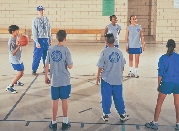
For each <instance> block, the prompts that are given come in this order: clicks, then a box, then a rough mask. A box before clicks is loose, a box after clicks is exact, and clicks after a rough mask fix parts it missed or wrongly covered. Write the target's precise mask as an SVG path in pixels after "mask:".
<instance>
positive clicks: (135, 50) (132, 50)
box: [128, 47, 142, 54]
mask: <svg viewBox="0 0 179 131" xmlns="http://www.w3.org/2000/svg"><path fill="white" fill-rule="evenodd" d="M128 53H129V54H141V53H142V47H140V48H129V49H128Z"/></svg>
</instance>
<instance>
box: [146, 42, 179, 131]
mask: <svg viewBox="0 0 179 131" xmlns="http://www.w3.org/2000/svg"><path fill="white" fill-rule="evenodd" d="M166 47H167V48H168V49H167V53H166V54H164V55H162V56H161V57H160V59H159V62H158V87H157V90H158V92H159V94H158V99H157V105H156V108H155V114H154V120H153V121H151V122H149V123H146V124H145V126H146V127H148V128H152V129H156V130H157V129H158V124H157V121H158V117H159V114H160V111H161V107H162V104H163V101H164V99H165V97H166V95H167V94H171V93H173V96H174V105H175V110H176V127H175V129H176V130H179V54H177V53H176V52H175V50H174V49H175V47H176V43H175V41H174V40H172V39H169V40H168V42H167V45H166Z"/></svg>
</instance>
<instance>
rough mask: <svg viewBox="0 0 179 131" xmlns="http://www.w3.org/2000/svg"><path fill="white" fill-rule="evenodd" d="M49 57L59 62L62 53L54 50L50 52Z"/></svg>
mask: <svg viewBox="0 0 179 131" xmlns="http://www.w3.org/2000/svg"><path fill="white" fill-rule="evenodd" d="M51 58H52V60H53V61H54V62H59V61H61V59H62V53H61V52H60V51H58V50H55V51H53V52H52V54H51Z"/></svg>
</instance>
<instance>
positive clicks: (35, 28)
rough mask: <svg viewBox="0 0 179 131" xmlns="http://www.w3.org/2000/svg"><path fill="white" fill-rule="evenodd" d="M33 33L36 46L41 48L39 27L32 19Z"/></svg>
mask: <svg viewBox="0 0 179 131" xmlns="http://www.w3.org/2000/svg"><path fill="white" fill-rule="evenodd" d="M32 35H33V40H34V41H35V43H36V47H37V48H40V44H39V43H38V28H37V23H36V21H35V20H33V21H32Z"/></svg>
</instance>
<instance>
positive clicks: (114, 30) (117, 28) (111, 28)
mask: <svg viewBox="0 0 179 131" xmlns="http://www.w3.org/2000/svg"><path fill="white" fill-rule="evenodd" d="M107 28H108V32H107V34H110V33H112V34H113V35H114V39H115V42H114V46H115V47H117V48H118V47H119V32H120V30H121V26H120V25H118V24H115V25H112V24H109V25H107Z"/></svg>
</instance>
